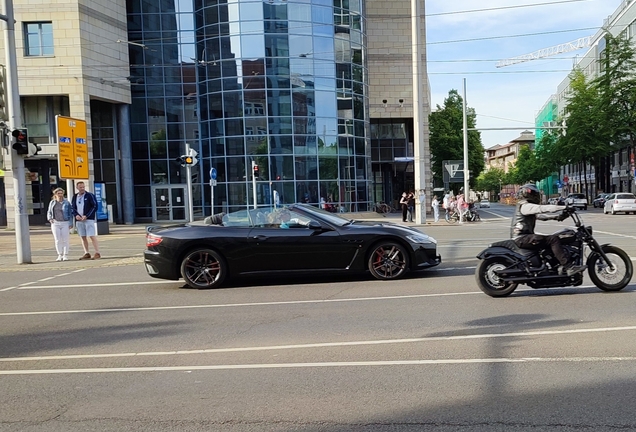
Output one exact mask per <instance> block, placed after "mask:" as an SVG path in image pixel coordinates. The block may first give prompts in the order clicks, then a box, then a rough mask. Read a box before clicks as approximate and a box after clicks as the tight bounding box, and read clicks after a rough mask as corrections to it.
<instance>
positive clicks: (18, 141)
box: [11, 129, 29, 155]
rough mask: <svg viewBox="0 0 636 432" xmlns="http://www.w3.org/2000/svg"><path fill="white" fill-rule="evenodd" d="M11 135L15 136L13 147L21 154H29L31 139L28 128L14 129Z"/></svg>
mask: <svg viewBox="0 0 636 432" xmlns="http://www.w3.org/2000/svg"><path fill="white" fill-rule="evenodd" d="M11 135H13V137H14V138H15V143H14V144H13V149H14V150H15V151H16V153H17V154H19V155H28V154H29V139H28V137H27V130H26V129H14V130H13V132H11Z"/></svg>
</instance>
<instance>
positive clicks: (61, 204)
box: [46, 188, 73, 261]
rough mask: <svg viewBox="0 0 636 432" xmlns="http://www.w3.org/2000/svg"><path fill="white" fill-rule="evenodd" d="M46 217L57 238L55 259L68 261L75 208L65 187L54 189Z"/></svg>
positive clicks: (55, 238)
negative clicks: (65, 192) (67, 195)
mask: <svg viewBox="0 0 636 432" xmlns="http://www.w3.org/2000/svg"><path fill="white" fill-rule="evenodd" d="M46 218H47V219H48V221H49V222H50V223H51V231H52V232H53V239H54V240H55V250H56V251H57V259H56V260H55V261H68V253H69V248H70V242H69V237H70V231H71V228H73V209H72V207H71V203H70V202H68V200H67V199H66V198H64V189H62V188H56V189H54V190H53V198H52V199H51V202H50V203H49V209H48V210H47V212H46Z"/></svg>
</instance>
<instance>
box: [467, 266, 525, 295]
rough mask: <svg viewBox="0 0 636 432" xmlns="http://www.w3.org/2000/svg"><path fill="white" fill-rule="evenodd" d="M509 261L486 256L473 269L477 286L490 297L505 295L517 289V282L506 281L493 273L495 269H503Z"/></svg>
mask: <svg viewBox="0 0 636 432" xmlns="http://www.w3.org/2000/svg"><path fill="white" fill-rule="evenodd" d="M509 265H510V263H509V262H508V260H506V259H504V258H488V259H485V260H482V261H480V262H479V264H478V265H477V269H475V280H476V281H477V286H479V289H480V290H482V291H483V292H484V293H486V294H488V295H489V296H490V297H506V296H508V295H510V294H512V292H513V291H514V290H516V289H517V286H518V284H516V283H506V282H504V281H502V280H501V279H500V278H499V276H497V275H496V274H495V271H496V270H503V269H505V268H506V267H508V266H509Z"/></svg>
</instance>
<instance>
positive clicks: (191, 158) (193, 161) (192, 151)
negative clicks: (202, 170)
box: [186, 148, 199, 166]
mask: <svg viewBox="0 0 636 432" xmlns="http://www.w3.org/2000/svg"><path fill="white" fill-rule="evenodd" d="M198 154H199V152H197V151H196V150H195V149H192V148H191V149H190V154H189V155H188V156H187V157H188V158H189V159H186V164H187V165H192V166H194V165H196V164H197V162H199V160H198V159H197V155H198Z"/></svg>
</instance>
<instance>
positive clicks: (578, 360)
mask: <svg viewBox="0 0 636 432" xmlns="http://www.w3.org/2000/svg"><path fill="white" fill-rule="evenodd" d="M633 361H636V357H519V358H507V357H503V358H481V359H480V358H476V359H433V360H388V361H386V360H385V361H357V362H355V361H354V362H317V363H260V364H226V365H204V366H154V367H115V368H86V369H23V370H6V371H0V375H53V374H86V373H126V372H191V371H205V370H237V369H300V368H333V367H374V366H426V365H467V364H492V363H565V362H569V363H582V362H633Z"/></svg>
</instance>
